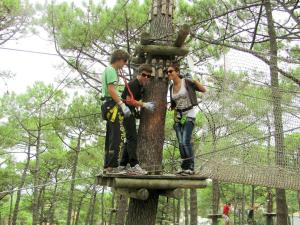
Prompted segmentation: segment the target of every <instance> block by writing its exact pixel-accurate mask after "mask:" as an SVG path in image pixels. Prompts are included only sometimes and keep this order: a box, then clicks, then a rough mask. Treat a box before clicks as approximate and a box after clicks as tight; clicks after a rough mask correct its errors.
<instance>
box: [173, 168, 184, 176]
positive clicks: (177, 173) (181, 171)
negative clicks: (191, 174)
mask: <svg viewBox="0 0 300 225" xmlns="http://www.w3.org/2000/svg"><path fill="white" fill-rule="evenodd" d="M182 173H183V170H182V169H180V170H177V171H176V173H175V174H176V175H181V174H182Z"/></svg>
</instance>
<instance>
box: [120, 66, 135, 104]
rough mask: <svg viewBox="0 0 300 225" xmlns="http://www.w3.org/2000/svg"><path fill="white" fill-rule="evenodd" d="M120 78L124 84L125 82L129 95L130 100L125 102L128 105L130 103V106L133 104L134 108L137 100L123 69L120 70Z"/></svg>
mask: <svg viewBox="0 0 300 225" xmlns="http://www.w3.org/2000/svg"><path fill="white" fill-rule="evenodd" d="M119 76H120V77H121V78H122V79H123V82H124V84H125V87H126V88H127V91H128V93H129V99H124V102H125V103H126V104H127V103H128V104H129V105H132V104H133V105H132V106H134V104H135V102H136V100H135V98H134V95H133V94H132V91H131V89H130V87H129V85H128V82H127V79H126V77H125V75H124V73H123V70H122V69H120V70H119Z"/></svg>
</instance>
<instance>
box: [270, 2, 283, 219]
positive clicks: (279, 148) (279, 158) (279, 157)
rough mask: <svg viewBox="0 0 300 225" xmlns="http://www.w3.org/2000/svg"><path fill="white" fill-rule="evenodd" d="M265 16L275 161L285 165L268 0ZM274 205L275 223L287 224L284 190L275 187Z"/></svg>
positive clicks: (272, 26) (275, 41)
mask: <svg viewBox="0 0 300 225" xmlns="http://www.w3.org/2000/svg"><path fill="white" fill-rule="evenodd" d="M265 9H266V16H267V21H268V33H269V36H270V53H271V58H270V74H271V85H272V100H273V116H274V125H275V149H276V162H277V164H278V165H279V166H281V167H284V166H285V159H284V158H285V154H284V136H283V124H282V108H281V93H280V91H279V78H278V61H277V55H278V47H277V40H276V31H275V27H274V21H273V16H272V6H271V2H270V0H265ZM276 205H277V209H276V211H277V224H278V225H288V209H287V204H286V196H285V190H283V189H276Z"/></svg>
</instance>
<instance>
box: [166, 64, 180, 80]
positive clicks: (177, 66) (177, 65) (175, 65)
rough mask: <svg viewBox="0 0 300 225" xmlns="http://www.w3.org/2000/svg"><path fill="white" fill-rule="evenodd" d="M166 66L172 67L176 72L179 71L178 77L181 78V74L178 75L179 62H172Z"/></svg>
mask: <svg viewBox="0 0 300 225" xmlns="http://www.w3.org/2000/svg"><path fill="white" fill-rule="evenodd" d="M168 67H172V68H173V69H174V70H175V71H176V72H177V73H179V75H178V76H179V77H180V79H182V78H183V76H182V75H180V65H179V63H172V64H171V65H170V66H168Z"/></svg>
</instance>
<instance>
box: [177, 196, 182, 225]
mask: <svg viewBox="0 0 300 225" xmlns="http://www.w3.org/2000/svg"><path fill="white" fill-rule="evenodd" d="M180 201H181V200H180V199H178V202H177V213H176V214H177V217H176V225H179V222H180V212H181V210H180V208H181V207H180Z"/></svg>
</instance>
